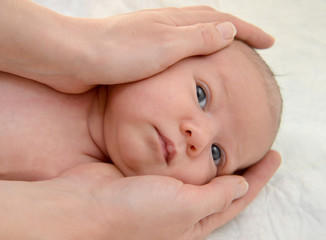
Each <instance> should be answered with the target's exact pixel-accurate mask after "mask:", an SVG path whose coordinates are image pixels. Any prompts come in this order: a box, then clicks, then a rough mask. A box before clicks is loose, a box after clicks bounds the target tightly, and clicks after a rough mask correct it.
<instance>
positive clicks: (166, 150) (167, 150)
mask: <svg viewBox="0 0 326 240" xmlns="http://www.w3.org/2000/svg"><path fill="white" fill-rule="evenodd" d="M155 129H156V131H157V133H158V135H159V140H160V144H161V149H162V152H163V156H164V158H165V161H166V163H169V162H170V161H171V159H172V158H173V157H174V156H175V154H176V150H175V147H174V143H173V142H172V141H171V140H170V139H168V138H167V137H165V136H164V135H162V134H161V133H160V131H159V130H158V129H157V128H155Z"/></svg>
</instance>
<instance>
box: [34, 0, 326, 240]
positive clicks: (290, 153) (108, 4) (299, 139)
mask: <svg viewBox="0 0 326 240" xmlns="http://www.w3.org/2000/svg"><path fill="white" fill-rule="evenodd" d="M35 2H38V3H40V4H42V5H44V6H47V7H49V8H51V9H53V10H55V11H57V12H60V13H63V14H66V15H71V16H83V17H101V16H108V15H113V14H118V13H121V12H127V11H134V10H138V9H145V8H158V7H167V6H173V7H181V6H189V5H203V4H204V5H210V6H212V7H215V8H218V9H220V10H222V11H226V12H230V13H232V14H234V15H236V16H239V17H240V18H243V19H246V20H248V21H249V22H252V23H253V24H255V25H258V26H260V27H261V28H263V29H265V30H266V31H267V32H269V33H271V34H272V35H274V36H275V38H276V44H275V46H274V47H273V48H271V49H269V50H264V51H261V52H260V53H261V54H262V56H263V57H264V59H265V60H266V61H267V63H268V64H269V65H270V66H271V68H272V70H273V71H274V72H275V74H276V75H277V76H278V77H277V79H278V82H279V85H280V86H281V89H282V94H283V98H284V115H283V119H282V124H281V129H280V132H279V135H278V138H277V140H276V142H275V144H274V149H276V150H278V151H279V152H280V153H281V155H282V157H283V164H282V166H281V168H280V169H279V171H278V173H277V174H276V175H275V176H274V177H273V178H272V180H271V181H270V183H269V184H268V185H267V186H266V187H265V188H264V189H263V191H262V192H261V193H260V194H259V196H258V197H257V198H256V200H255V201H254V202H253V203H252V204H251V205H250V206H249V207H248V208H247V209H246V210H245V211H243V212H242V213H241V214H240V215H239V216H238V217H237V218H235V219H234V220H233V221H231V222H230V223H228V224H227V225H225V226H223V227H221V228H220V229H218V230H216V231H215V232H214V233H212V234H211V235H210V236H209V237H208V239H209V240H219V239H222V240H235V239H237V240H247V239H250V240H269V239H270V240H274V239H284V240H324V239H326V187H325V185H326V1H325V0H311V1H309V0H269V1H267V0H246V1H245V0H232V1H230V0H220V1H218V0H35ZM324 184H325V185H324Z"/></svg>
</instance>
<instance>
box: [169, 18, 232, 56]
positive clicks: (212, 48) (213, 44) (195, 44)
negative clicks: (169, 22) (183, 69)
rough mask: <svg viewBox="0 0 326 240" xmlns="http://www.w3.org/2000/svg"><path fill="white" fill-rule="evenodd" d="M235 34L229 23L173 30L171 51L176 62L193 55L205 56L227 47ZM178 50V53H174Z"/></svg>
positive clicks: (198, 25)
mask: <svg viewBox="0 0 326 240" xmlns="http://www.w3.org/2000/svg"><path fill="white" fill-rule="evenodd" d="M235 33H236V29H235V28H234V26H233V25H232V24H231V23H222V24H215V23H205V24H196V25H191V26H184V27H178V28H177V29H175V30H174V36H175V37H173V41H172V43H171V45H170V47H171V49H170V50H171V51H173V52H174V54H175V55H174V57H176V58H177V59H176V60H177V61H178V60H180V59H183V58H185V57H189V56H194V55H207V54H211V53H213V52H216V51H218V50H220V49H222V48H224V47H226V46H227V45H229V44H230V43H231V42H232V41H233V39H234V35H235ZM176 49H178V51H176Z"/></svg>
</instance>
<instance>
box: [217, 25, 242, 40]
mask: <svg viewBox="0 0 326 240" xmlns="http://www.w3.org/2000/svg"><path fill="white" fill-rule="evenodd" d="M216 28H217V30H218V31H219V32H220V33H221V35H222V37H223V38H224V39H225V40H229V39H231V38H234V36H235V35H236V34H237V29H236V28H235V26H234V25H233V24H232V23H230V22H224V23H220V24H218V25H216Z"/></svg>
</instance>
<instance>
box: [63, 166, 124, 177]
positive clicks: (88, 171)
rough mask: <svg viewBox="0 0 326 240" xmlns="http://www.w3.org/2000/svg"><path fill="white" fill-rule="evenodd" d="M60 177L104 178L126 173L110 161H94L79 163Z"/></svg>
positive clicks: (120, 175)
mask: <svg viewBox="0 0 326 240" xmlns="http://www.w3.org/2000/svg"><path fill="white" fill-rule="evenodd" d="M59 177H60V178H69V179H72V180H78V179H90V178H94V180H95V179H98V180H99V179H103V178H122V177H124V175H123V174H122V173H121V172H120V171H119V170H118V169H117V168H116V167H115V166H114V165H113V164H109V163H102V162H94V163H85V164H80V165H77V166H75V167H73V168H70V169H68V170H66V171H64V172H63V173H61V174H60V176H59Z"/></svg>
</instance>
